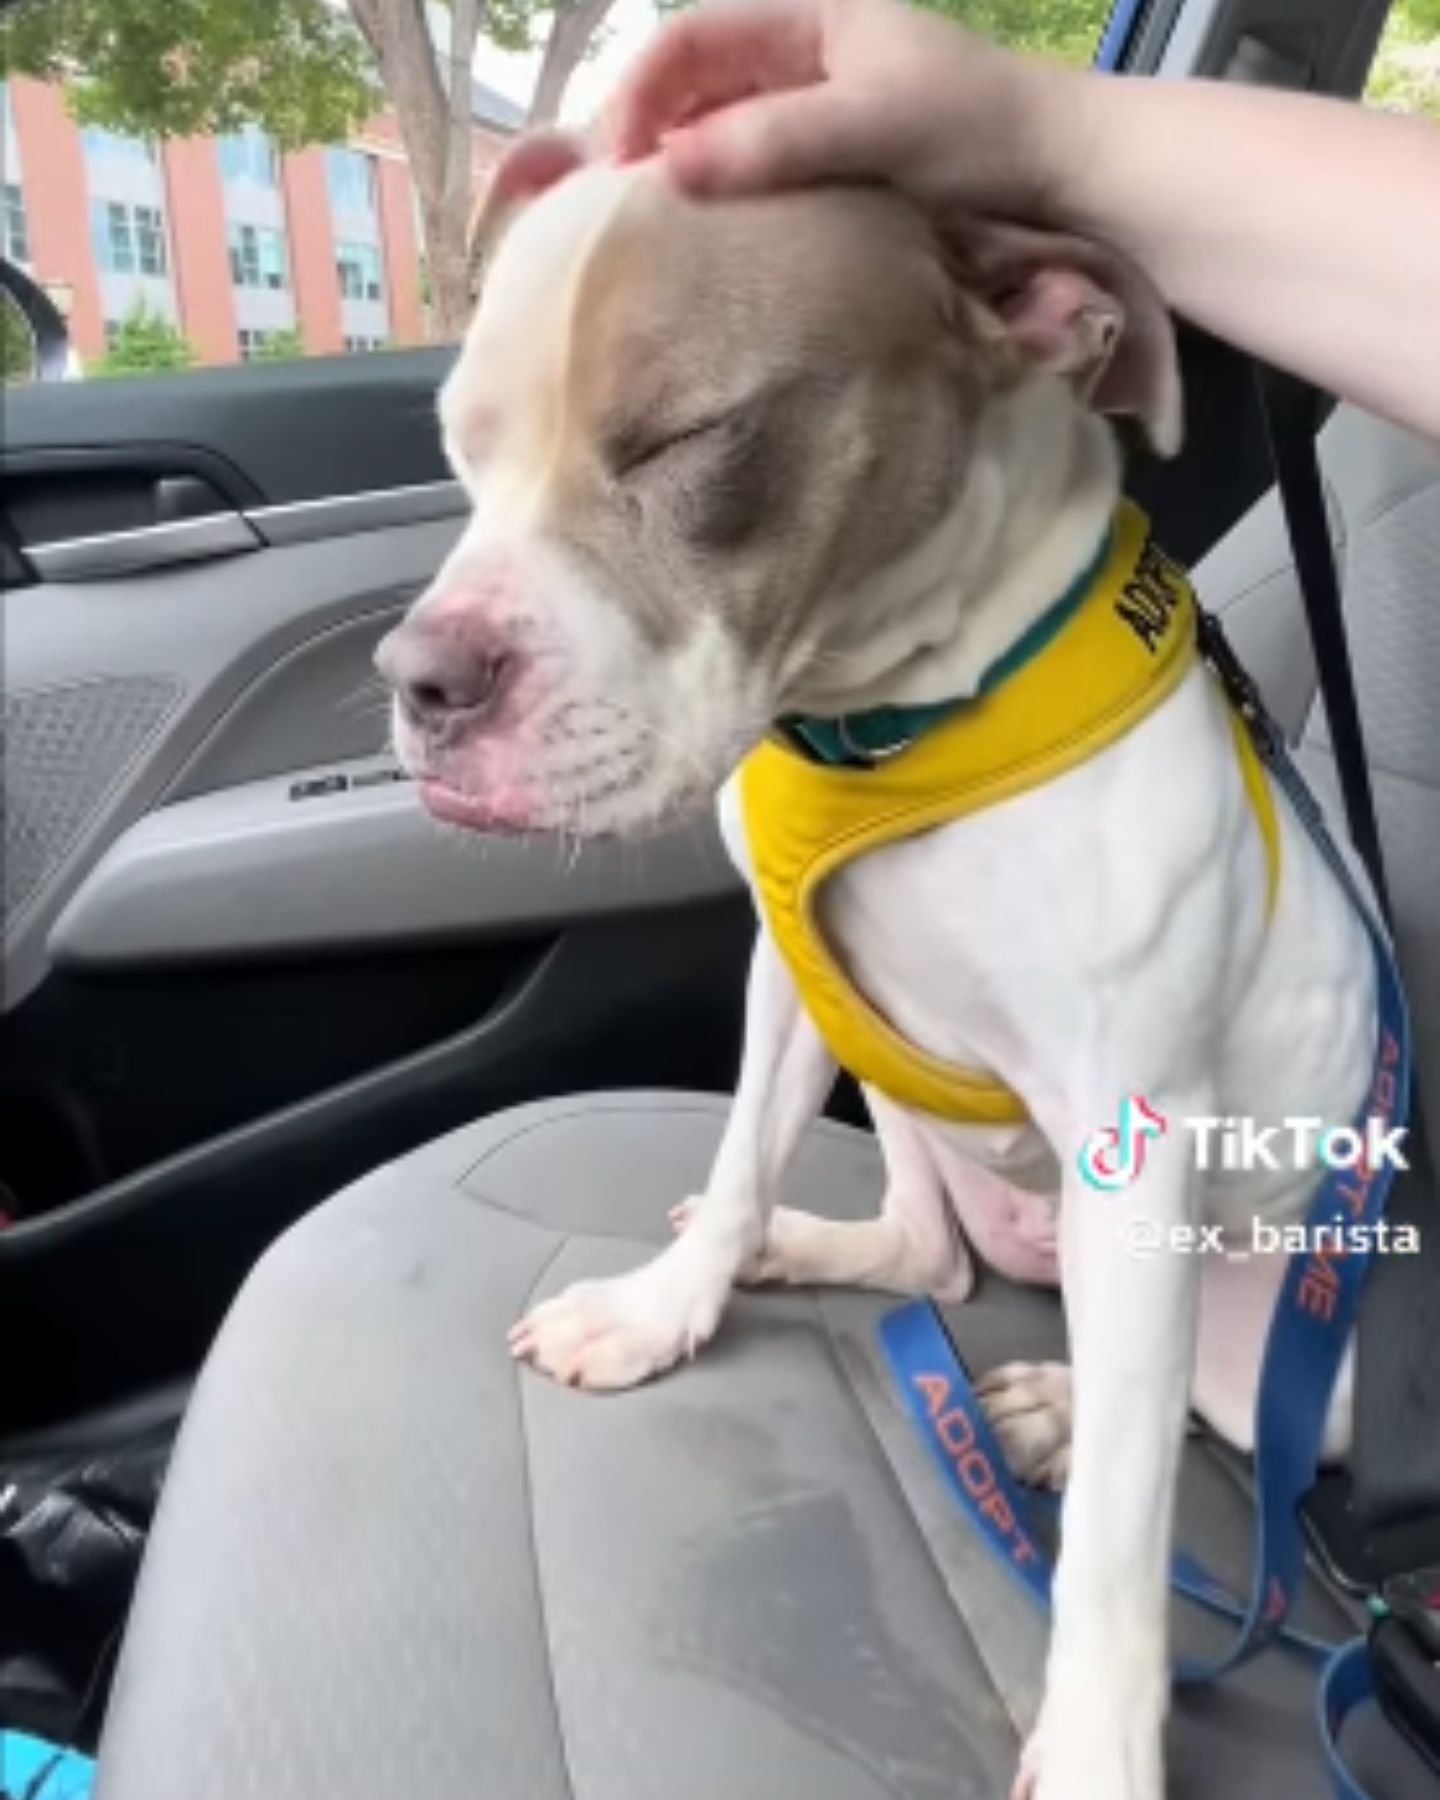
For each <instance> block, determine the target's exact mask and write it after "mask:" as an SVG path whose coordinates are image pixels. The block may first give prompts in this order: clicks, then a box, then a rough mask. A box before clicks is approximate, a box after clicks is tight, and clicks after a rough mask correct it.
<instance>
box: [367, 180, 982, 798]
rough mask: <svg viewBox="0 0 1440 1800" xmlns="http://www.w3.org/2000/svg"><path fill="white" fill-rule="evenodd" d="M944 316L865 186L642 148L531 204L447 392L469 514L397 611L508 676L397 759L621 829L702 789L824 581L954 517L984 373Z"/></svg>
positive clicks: (939, 277)
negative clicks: (785, 183)
mask: <svg viewBox="0 0 1440 1800" xmlns="http://www.w3.org/2000/svg"><path fill="white" fill-rule="evenodd" d="M956 308H957V300H956V296H955V294H954V292H953V290H952V288H951V287H950V284H949V283H948V282H947V280H946V278H945V275H944V273H943V270H942V268H941V265H940V258H939V255H938V252H937V249H936V247H935V245H934V243H933V240H932V239H931V237H930V234H929V232H928V230H927V228H926V227H925V226H924V225H923V224H922V222H921V221H920V219H919V217H918V216H917V215H916V214H914V213H913V212H912V211H911V210H910V209H909V207H908V206H906V205H905V204H904V203H903V202H901V201H899V200H897V199H892V198H887V197H884V196H882V195H880V194H878V193H875V192H870V191H861V190H831V191H825V192H813V193H809V194H796V195H788V196H777V197H773V198H767V199H761V200H747V201H740V202H729V203H717V202H709V203H706V204H704V205H697V204H695V203H692V202H689V201H687V200H685V199H683V198H682V197H681V196H680V195H679V194H677V193H676V192H675V191H674V190H673V189H672V188H671V187H670V186H669V184H668V183H667V182H666V181H665V180H664V179H663V177H662V176H661V175H660V173H659V172H658V171H657V170H656V169H654V168H653V167H650V166H641V167H640V168H638V169H628V170H624V171H618V170H615V169H611V168H592V169H587V170H585V171H583V172H581V173H580V174H577V175H575V176H572V177H571V178H570V179H569V180H567V181H565V182H564V183H562V184H561V185H560V186H559V187H558V188H556V189H554V190H552V191H551V192H550V193H548V194H546V195H545V196H544V197H543V198H542V199H540V200H539V201H537V202H535V203H534V204H533V205H532V206H530V207H529V208H528V209H527V210H526V211H525V212H524V213H523V214H522V215H521V216H520V217H519V218H518V219H517V220H516V221H515V222H514V223H513V225H512V226H511V227H510V229H509V230H508V232H507V233H506V235H505V237H504V239H503V241H502V243H501V244H500V246H499V248H498V250H497V252H496V254H495V256H494V260H493V264H492V267H491V268H490V270H489V272H488V277H487V281H486V285H485V288H484V290H483V293H482V296H481V300H480V304H479V307H478V310H477V313H476V317H475V320H474V322H473V324H472V327H471V330H470V333H469V335H468V337H467V340H466V344H465V346H464V349H463V351H462V354H461V357H460V360H459V362H458V364H457V366H456V368H455V370H454V372H453V374H452V375H451V377H450V379H449V381H448V382H447V384H446V387H445V390H444V394H443V396H442V404H441V412H442V419H443V423H444V428H445V435H446V442H447V446H448V447H449V450H450V453H451V455H452V457H453V459H454V461H455V463H456V467H457V469H458V470H459V472H460V473H461V475H462V477H463V478H464V479H465V480H466V482H467V484H468V485H469V487H470V491H471V493H472V495H473V497H474V502H475V511H474V517H473V519H472V522H471V525H470V528H469V529H468V530H467V532H466V534H465V537H464V538H463V539H462V541H461V543H460V545H459V546H458V547H457V550H456V551H455V553H454V555H453V556H452V557H451V559H450V561H449V562H448V563H447V565H446V568H445V569H444V570H443V571H442V573H441V576H440V577H439V578H438V579H437V581H436V583H435V586H434V588H433V589H432V591H431V593H430V594H429V595H428V596H427V597H426V598H425V600H424V601H422V602H421V604H420V606H419V607H418V608H417V611H416V613H415V614H414V615H413V620H412V627H414V628H423V627H424V623H425V620H426V618H427V617H430V618H432V619H435V620H443V621H444V622H445V623H446V626H447V629H455V628H456V627H457V625H458V624H463V622H464V621H465V620H467V619H468V620H471V621H473V622H474V623H475V624H476V625H477V627H478V626H481V625H483V629H484V630H485V631H486V632H487V633H488V634H490V635H491V636H492V637H495V638H497V639H498V640H501V641H505V642H509V641H512V640H513V641H514V643H515V644H516V645H517V646H519V649H520V659H521V662H522V664H523V666H522V667H520V668H519V670H518V672H517V673H515V674H514V676H513V679H512V680H511V681H510V683H509V685H508V688H507V692H506V695H505V696H504V700H503V703H501V704H498V705H497V706H495V707H492V708H490V709H489V710H487V712H486V714H485V716H484V718H483V719H479V720H477V722H476V723H475V726H474V729H473V731H470V732H468V733H464V732H461V733H458V734H457V733H455V732H451V733H449V734H447V741H446V742H445V743H444V744H440V745H437V744H434V743H431V744H428V745H427V744H422V743H419V742H416V741H413V737H412V740H411V741H407V740H406V736H405V732H404V730H403V729H402V732H401V739H402V750H403V751H405V753H406V754H407V755H408V756H409V758H410V760H411V761H412V762H416V763H419V764H421V765H423V766H424V767H426V768H428V769H429V770H430V771H431V772H432V773H433V774H434V775H435V776H436V777H437V778H438V779H439V780H441V781H443V782H444V783H445V784H447V785H448V786H451V787H453V788H456V789H458V790H460V791H461V792H462V793H464V794H466V795H469V796H470V797H472V798H473V799H475V800H476V801H477V808H476V817H475V820H474V821H473V822H477V823H478V822H483V821H485V820H487V819H489V820H492V821H494V822H498V823H513V822H523V823H527V824H533V825H540V826H544V825H553V824H562V825H567V826H571V827H573V828H575V829H595V830H599V829H620V830H629V829H638V828H641V827H643V826H644V825H646V824H648V823H653V822H655V821H657V820H659V819H661V818H664V817H667V816H669V815H670V814H671V813H673V812H674V811H676V810H677V809H679V808H680V807H682V806H685V805H689V804H693V803H695V802H697V801H699V800H701V799H703V798H707V797H708V796H709V795H710V794H711V793H713V791H714V789H715V788H716V786H718V784H719V783H720V781H721V780H722V779H723V778H724V776H725V775H726V774H727V773H728V771H729V770H730V768H731V767H733V765H734V763H735V761H736V760H737V759H738V757H739V756H740V755H742V754H743V753H744V751H745V750H746V749H748V748H749V747H750V745H752V744H753V743H754V742H755V741H756V740H757V738H758V737H759V736H760V735H761V734H763V732H764V731H765V730H766V729H767V728H768V726H769V724H770V723H771V722H772V720H773V719H774V717H775V716H776V715H777V714H778V713H780V712H783V711H784V710H785V707H786V704H787V700H788V697H789V696H790V695H791V694H792V693H793V692H794V691H795V687H796V683H797V681H799V680H801V679H802V678H803V677H804V676H805V675H806V673H807V672H808V671H809V670H810V669H811V668H812V667H813V665H814V664H815V662H816V659H817V658H819V659H823V657H824V656H825V653H826V639H827V631H828V629H829V626H830V624H831V623H833V621H834V617H835V614H836V609H837V608H840V609H843V607H844V605H845V603H846V597H847V596H848V595H851V594H854V593H856V592H857V591H859V590H862V589H863V588H864V586H865V584H866V583H867V582H873V581H874V580H875V579H876V578H877V577H881V576H882V575H883V573H884V571H886V570H888V569H890V568H891V567H892V566H894V565H897V564H900V563H901V562H902V561H903V560H904V559H905V558H906V557H907V556H908V555H910V554H911V553H913V552H914V551H915V550H916V549H917V547H919V546H921V545H923V544H924V542H925V541H926V540H927V538H929V537H931V536H932V535H933V534H934V533H935V532H936V531H937V529H938V528H939V527H940V526H941V524H942V522H943V521H944V520H945V519H946V517H947V516H948V515H949V514H950V513H951V512H952V510H953V508H954V506H955V504H956V499H957V495H958V493H959V492H960V490H961V488H962V487H963V483H964V478H965V469H966V462H967V458H968V456H969V453H970V450H971V447H972V443H973V438H974V434H975V431H976V429H977V424H978V420H979V418H980V415H981V413H982V412H983V408H984V405H985V401H986V397H987V395H988V393H989V392H990V391H991V389H992V388H993V387H994V386H995V384H996V383H997V382H998V381H999V380H1001V379H1002V374H1001V370H1002V367H1003V358H1002V356H1001V353H1000V351H999V350H998V348H997V347H996V346H994V345H993V344H992V342H991V341H990V340H989V339H988V338H987V337H986V335H985V333H984V332H983V330H982V329H981V328H980V327H979V326H978V325H976V324H975V323H973V322H972V321H971V320H970V319H969V318H968V316H967V315H965V314H964V313H963V312H962V314H961V316H960V317H959V318H958V319H957V317H956ZM412 627H407V629H411V628H412ZM582 747H583V750H582ZM597 770H600V771H602V772H603V773H602V774H601V775H599V776H597V774H596V771H597Z"/></svg>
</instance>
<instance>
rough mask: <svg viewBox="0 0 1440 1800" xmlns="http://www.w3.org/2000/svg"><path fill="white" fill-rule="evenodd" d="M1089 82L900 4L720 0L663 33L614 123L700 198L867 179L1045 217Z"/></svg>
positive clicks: (943, 201) (977, 206)
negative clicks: (661, 159) (1082, 92)
mask: <svg viewBox="0 0 1440 1800" xmlns="http://www.w3.org/2000/svg"><path fill="white" fill-rule="evenodd" d="M1084 81H1085V78H1084V77H1083V76H1079V75H1077V74H1076V73H1075V72H1073V71H1071V70H1068V69H1065V68H1063V67H1062V66H1061V65H1059V64H1054V63H1050V62H1047V61H1045V60H1043V59H1041V58H1039V57H1031V56H1022V55H1017V54H1015V53H1013V52H1010V51H1006V50H1002V49H999V48H998V47H997V46H995V45H993V44H991V43H989V42H987V41H986V40H985V39H983V38H979V37H976V36H974V35H973V34H972V33H970V32H968V31H965V30H964V29H963V28H961V27H960V26H958V25H955V24H953V23H952V22H950V21H949V20H947V19H942V18H940V17H937V16H936V15H935V14H933V13H925V12H921V11H919V10H917V9H916V8H914V7H912V6H909V5H904V4H901V3H900V0H714V3H711V4H703V5H701V6H699V7H697V8H696V9H694V10H693V11H687V12H684V13H682V14H680V15H679V16H678V17H676V18H675V19H673V20H671V21H669V22H668V23H667V24H666V25H665V27H664V28H663V29H662V30H661V31H660V33H659V34H658V36H657V37H656V38H655V40H654V42H653V43H652V44H651V45H650V47H649V48H648V49H647V51H646V52H645V53H644V54H643V55H642V56H641V57H640V59H639V61H638V62H637V63H636V65H635V67H634V68H633V69H632V71H631V73H630V75H629V76H628V78H627V80H626V82H625V84H624V86H623V87H622V88H621V90H620V91H619V93H618V94H617V96H616V97H615V99H614V101H613V102H612V104H611V108H610V113H609V118H608V125H607V130H608V136H609V138H610V141H611V144H612V146H613V148H614V150H615V151H616V153H617V154H618V155H620V156H621V157H622V158H625V159H633V158H638V157H641V156H646V155H649V154H651V153H653V152H655V151H659V152H661V153H662V154H663V155H664V157H665V159H666V161H667V162H668V163H669V165H670V168H671V170H672V172H673V174H674V176H675V179H676V180H677V181H678V182H679V183H680V184H681V185H682V186H683V187H685V188H686V189H688V190H689V191H691V192H692V193H707V194H742V193H755V192H763V191H767V190H771V189H775V188H782V187H794V186H799V185H803V184H805V183H808V182H815V181H825V180H845V179H850V180H856V179H869V180H883V181H888V182H890V183H891V184H892V185H894V186H896V187H899V188H901V189H902V190H904V191H905V192H907V193H909V194H911V195H912V196H913V197H914V198H915V199H917V200H919V201H920V202H921V203H922V204H924V205H926V206H928V207H931V208H946V207H951V206H955V207H965V208H969V209H972V210H975V211H980V212H990V213H1003V214H1007V215H1010V216H1023V217H1031V218H1044V217H1046V216H1049V215H1051V214H1052V213H1054V212H1055V211H1057V210H1058V194H1059V190H1060V189H1061V187H1062V186H1063V181H1064V175H1065V171H1066V169H1067V168H1068V167H1069V166H1071V165H1072V163H1073V161H1074V158H1075V154H1076V149H1075V145H1076V136H1077V130H1078V113H1079V110H1080V108H1079V104H1078V101H1079V92H1080V90H1081V89H1082V88H1083V86H1084Z"/></svg>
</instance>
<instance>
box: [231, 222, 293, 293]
mask: <svg viewBox="0 0 1440 1800" xmlns="http://www.w3.org/2000/svg"><path fill="white" fill-rule="evenodd" d="M230 279H231V280H232V281H233V282H234V283H235V285H236V287H248V288H274V289H277V290H278V289H280V288H284V287H287V286H288V285H289V283H288V282H287V281H286V278H285V240H284V238H283V237H282V236H281V234H280V233H279V232H278V231H274V230H272V229H271V228H270V227H269V226H268V225H232V226H231V227H230Z"/></svg>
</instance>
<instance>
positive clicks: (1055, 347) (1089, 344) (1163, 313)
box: [945, 220, 1184, 456]
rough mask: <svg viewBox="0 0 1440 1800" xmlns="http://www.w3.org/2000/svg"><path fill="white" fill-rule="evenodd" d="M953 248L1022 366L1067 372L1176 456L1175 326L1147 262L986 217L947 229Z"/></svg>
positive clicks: (1179, 412)
mask: <svg viewBox="0 0 1440 1800" xmlns="http://www.w3.org/2000/svg"><path fill="white" fill-rule="evenodd" d="M945 247H946V250H947V252H948V253H949V255H950V259H951V264H952V269H953V272H954V275H955V279H956V280H957V282H958V283H959V284H960V286H961V287H962V289H964V290H965V291H967V292H969V293H970V294H972V295H973V296H975V297H976V298H978V299H979V300H980V301H981V303H982V306H983V307H984V308H985V310H986V311H987V312H989V313H990V314H991V315H992V316H993V317H994V318H995V319H998V321H999V323H1000V326H1001V331H1002V335H1003V337H1004V339H1005V340H1006V341H1007V342H1008V344H1009V345H1010V347H1011V349H1012V350H1013V352H1014V353H1015V354H1016V355H1018V356H1019V358H1020V359H1021V362H1022V363H1023V364H1024V365H1026V366H1028V367H1031V368H1040V369H1048V370H1050V371H1052V372H1053V373H1054V374H1057V375H1063V376H1065V377H1066V378H1067V379H1068V380H1070V381H1071V382H1073V383H1074V385H1075V387H1076V390H1077V391H1078V392H1079V393H1080V394H1081V395H1083V396H1084V398H1085V399H1086V400H1087V401H1088V403H1089V404H1090V405H1091V406H1093V407H1094V408H1095V410H1096V411H1097V412H1102V413H1110V414H1116V415H1126V416H1129V417H1133V418H1134V419H1136V420H1137V421H1138V422H1139V424H1140V426H1141V428H1142V430H1143V431H1144V433H1145V436H1146V438H1147V440H1148V441H1149V443H1150V446H1151V448H1152V449H1153V450H1155V451H1156V453H1157V454H1158V455H1160V456H1174V455H1175V453H1176V451H1177V450H1179V448H1180V444H1181V439H1182V437H1183V435H1184V406H1183V399H1182V394H1181V386H1180V365H1179V360H1178V358H1177V356H1176V351H1175V332H1174V327H1173V325H1172V323H1171V319H1170V314H1169V311H1168V310H1167V308H1166V306H1165V302H1164V301H1163V300H1162V299H1161V298H1160V294H1159V292H1158V291H1157V289H1156V288H1155V286H1154V284H1153V282H1151V280H1150V278H1149V277H1148V276H1147V275H1146V274H1145V273H1144V272H1143V270H1141V269H1140V268H1139V267H1137V266H1136V265H1135V264H1134V263H1132V262H1131V261H1130V260H1129V259H1128V258H1127V257H1124V256H1121V255H1119V254H1118V253H1117V252H1115V251H1113V250H1109V249H1106V248H1104V247H1103V246H1101V245H1099V244H1094V243H1089V242H1087V241H1086V240H1084V239H1082V238H1076V237H1068V236H1065V235H1064V234H1062V233H1059V232H1050V231H1035V230H1030V229H1028V228H1024V227H1021V226H1018V225H1001V224H995V223H991V222H988V221H980V220H967V221H964V222H963V223H961V224H959V225H958V226H956V227H955V228H953V229H950V228H947V230H946V232H945Z"/></svg>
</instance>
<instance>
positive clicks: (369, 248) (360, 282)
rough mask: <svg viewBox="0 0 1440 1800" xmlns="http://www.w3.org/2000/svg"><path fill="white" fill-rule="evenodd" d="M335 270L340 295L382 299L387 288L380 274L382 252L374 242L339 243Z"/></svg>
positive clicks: (351, 297) (352, 297)
mask: <svg viewBox="0 0 1440 1800" xmlns="http://www.w3.org/2000/svg"><path fill="white" fill-rule="evenodd" d="M335 270H336V273H337V274H338V275H339V277H340V295H341V298H342V299H345V300H381V299H383V298H384V295H385V289H384V285H383V283H382V280H381V275H380V252H379V250H378V249H377V248H376V246H375V245H374V244H337V245H336V246H335Z"/></svg>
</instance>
